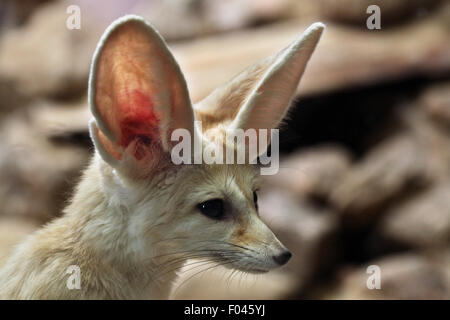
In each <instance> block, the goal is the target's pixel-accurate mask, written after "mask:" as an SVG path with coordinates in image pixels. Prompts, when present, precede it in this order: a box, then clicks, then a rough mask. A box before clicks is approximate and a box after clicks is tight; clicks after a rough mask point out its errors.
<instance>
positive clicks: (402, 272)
mask: <svg viewBox="0 0 450 320" xmlns="http://www.w3.org/2000/svg"><path fill="white" fill-rule="evenodd" d="M369 265H376V266H378V267H379V268H380V270H381V289H379V290H378V289H373V290H369V289H368V288H367V286H366V284H367V280H368V278H369V277H370V276H371V275H372V274H368V273H366V268H367V266H369ZM367 266H366V267H363V268H355V269H349V270H347V271H345V270H344V271H343V272H342V274H341V280H340V282H339V284H338V286H337V288H336V290H334V292H331V294H329V295H328V296H326V298H329V299H402V300H403V299H419V300H422V299H449V298H450V277H449V273H448V269H449V266H450V255H449V254H448V253H444V255H442V256H441V255H438V257H432V258H427V257H424V256H421V255H417V254H412V253H411V254H410V253H405V254H398V255H393V256H386V257H384V258H381V259H379V260H376V261H373V262H370V263H369V264H367Z"/></svg>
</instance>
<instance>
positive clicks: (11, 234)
mask: <svg viewBox="0 0 450 320" xmlns="http://www.w3.org/2000/svg"><path fill="white" fill-rule="evenodd" d="M37 227H38V226H37V224H34V223H33V221H28V220H19V219H11V218H10V217H8V218H5V217H2V218H0V268H1V266H2V264H3V263H4V262H5V261H6V259H7V258H8V257H9V255H10V253H11V251H12V250H13V249H14V246H15V245H17V244H19V243H20V242H22V241H23V240H24V239H25V237H26V236H28V235H29V234H31V233H32V232H33V231H34V230H36V228H37Z"/></svg>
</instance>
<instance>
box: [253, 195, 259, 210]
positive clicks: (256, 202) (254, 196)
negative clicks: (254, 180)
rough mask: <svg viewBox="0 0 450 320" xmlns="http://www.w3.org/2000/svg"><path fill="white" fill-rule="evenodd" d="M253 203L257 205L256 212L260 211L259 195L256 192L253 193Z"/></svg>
mask: <svg viewBox="0 0 450 320" xmlns="http://www.w3.org/2000/svg"><path fill="white" fill-rule="evenodd" d="M253 202H254V203H255V208H256V210H258V194H257V193H256V191H253Z"/></svg>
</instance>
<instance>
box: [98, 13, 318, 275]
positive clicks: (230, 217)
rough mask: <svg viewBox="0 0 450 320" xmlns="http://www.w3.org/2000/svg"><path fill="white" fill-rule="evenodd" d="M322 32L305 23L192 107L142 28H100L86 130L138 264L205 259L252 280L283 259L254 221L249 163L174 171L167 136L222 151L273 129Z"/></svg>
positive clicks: (161, 48) (132, 20) (123, 24)
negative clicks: (233, 139) (238, 135)
mask: <svg viewBox="0 0 450 320" xmlns="http://www.w3.org/2000/svg"><path fill="white" fill-rule="evenodd" d="M323 28H324V26H323V25H322V24H321V23H316V24H313V25H312V26H311V27H310V28H309V29H308V30H307V31H305V33H304V34H303V35H302V36H301V37H299V38H298V39H297V40H296V41H294V42H293V43H292V44H291V45H289V46H288V47H287V48H285V49H284V50H281V51H280V52H279V53H277V54H275V55H273V56H271V57H269V58H268V59H266V60H264V61H261V62H259V63H257V64H255V65H253V66H251V67H249V68H248V69H246V70H245V71H243V72H242V73H240V74H239V75H237V76H236V77H235V78H234V79H232V80H231V81H229V82H228V83H226V84H224V85H222V86H221V87H219V88H218V89H216V90H215V91H213V92H212V93H211V94H210V95H209V96H208V97H206V98H205V99H204V100H203V101H201V102H199V103H197V104H196V105H193V104H192V103H191V100H190V98H189V93H188V89H187V85H186V82H185V79H184V77H183V74H182V72H181V70H180V68H179V66H178V64H177V63H176V61H175V59H174V57H173V56H172V54H171V52H170V51H169V49H168V47H167V45H166V43H165V42H164V40H163V39H162V37H161V36H160V35H159V33H158V32H157V31H156V30H155V29H154V28H153V27H152V26H151V25H150V24H149V23H148V22H146V21H145V20H144V19H142V18H140V17H137V16H125V17H123V18H121V19H119V20H117V21H116V22H114V23H113V24H112V25H111V26H110V27H109V28H108V29H107V30H106V32H105V34H104V35H103V37H102V38H101V40H100V42H99V44H98V47H97V50H96V52H95V54H94V58H93V62H92V66H91V73H90V79H89V104H90V107H91V110H92V113H93V115H94V118H93V120H92V121H91V122H90V133H91V137H92V139H93V141H94V145H95V149H96V154H97V158H98V159H99V161H100V162H101V163H102V168H103V169H102V170H101V172H102V178H101V180H102V181H101V183H102V188H103V191H104V193H105V195H106V196H107V197H108V199H109V200H108V201H109V205H110V206H111V207H113V208H116V209H117V210H120V211H122V213H124V214H126V215H127V217H126V219H127V221H128V227H127V228H126V229H127V232H129V233H130V234H132V235H133V237H134V238H135V239H137V240H136V241H137V243H139V251H141V252H145V253H146V254H148V256H146V258H152V257H153V258H154V259H157V258H158V259H160V261H162V262H163V263H166V264H167V263H170V261H177V259H179V260H178V261H181V260H182V259H187V258H206V259H208V260H209V261H214V262H217V263H218V264H222V265H225V266H228V267H230V268H233V269H239V270H242V271H247V272H253V273H258V272H267V271H269V270H270V269H273V268H275V267H278V266H280V265H283V264H285V263H286V262H287V261H288V260H289V258H290V256H291V254H290V252H289V251H288V250H287V249H286V248H285V247H284V246H283V244H281V243H280V241H278V239H277V238H276V236H275V235H274V234H273V233H272V231H270V229H269V228H268V227H267V226H266V225H265V224H264V223H263V222H262V221H261V219H260V217H259V215H258V205H257V190H258V188H259V181H258V176H259V173H258V171H257V170H256V168H255V165H252V164H250V163H246V164H204V163H203V164H201V163H200V164H182V165H176V164H174V163H173V161H172V158H171V150H172V149H173V147H174V142H173V141H172V139H171V137H172V134H173V133H174V131H175V130H176V129H184V130H185V131H186V132H189V133H190V137H191V141H190V142H192V143H194V144H195V143H199V144H200V145H201V146H202V147H204V148H206V147H208V146H210V145H211V144H215V145H217V144H224V146H223V147H224V148H229V147H230V146H227V145H226V142H224V141H226V140H223V139H221V138H220V137H221V136H222V135H223V134H224V132H225V131H226V130H228V129H230V128H231V129H238V128H240V129H249V128H253V129H272V128H276V127H277V126H278V125H279V123H280V121H281V120H282V119H283V117H284V116H285V114H286V112H287V109H288V107H289V104H290V102H291V99H292V98H293V95H294V93H295V90H296V88H297V86H298V83H299V81H300V78H301V76H302V74H303V72H304V69H305V67H306V64H307V61H308V59H309V58H310V56H311V54H312V52H313V51H314V48H315V46H316V44H317V42H318V40H319V38H320V35H321V33H322V31H323ZM199 121H201V124H202V126H201V127H200V126H199V125H198V123H199ZM233 148H234V146H233ZM265 151H266V150H259V151H258V154H257V155H261V153H263V152H265ZM249 160H254V159H249ZM249 162H250V161H249ZM117 210H116V211H117ZM113 211H114V210H113ZM161 252H163V253H165V254H161Z"/></svg>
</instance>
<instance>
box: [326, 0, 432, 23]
mask: <svg viewBox="0 0 450 320" xmlns="http://www.w3.org/2000/svg"><path fill="white" fill-rule="evenodd" d="M317 2H318V3H319V4H320V8H322V13H323V14H324V15H325V16H326V17H328V18H330V19H331V20H335V21H344V22H350V23H364V26H365V21H366V20H367V18H368V17H369V15H370V14H371V13H372V12H371V13H366V10H367V8H368V7H369V6H370V5H377V6H378V7H379V8H380V11H381V21H382V23H383V24H384V23H392V22H399V21H400V20H402V19H404V18H406V17H417V16H419V17H421V16H423V15H425V14H426V13H427V12H428V11H429V10H430V9H431V8H432V7H433V6H435V5H436V4H439V3H440V2H441V0H343V1H342V0H340V1H336V0H319V1H317Z"/></svg>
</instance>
